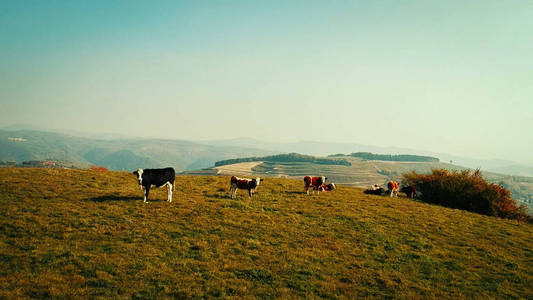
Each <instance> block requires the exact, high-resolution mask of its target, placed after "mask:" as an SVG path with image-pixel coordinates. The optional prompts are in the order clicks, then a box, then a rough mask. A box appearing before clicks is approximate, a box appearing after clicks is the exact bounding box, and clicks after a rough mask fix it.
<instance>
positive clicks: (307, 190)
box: [305, 186, 309, 195]
mask: <svg viewBox="0 0 533 300" xmlns="http://www.w3.org/2000/svg"><path fill="white" fill-rule="evenodd" d="M305 192H306V193H307V195H309V187H308V186H306V187H305Z"/></svg>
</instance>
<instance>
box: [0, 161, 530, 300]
mask: <svg viewBox="0 0 533 300" xmlns="http://www.w3.org/2000/svg"><path fill="white" fill-rule="evenodd" d="M176 184H177V189H176V191H175V193H174V202H172V203H167V202H165V201H164V199H166V193H165V191H164V189H161V190H154V191H153V193H151V195H150V196H151V198H152V200H153V202H152V203H149V204H144V203H142V193H141V190H140V188H139V187H138V186H137V185H136V181H135V177H134V175H133V174H130V173H127V172H98V171H80V170H59V169H0V195H1V196H0V298H17V299H18V298H30V297H31V298H79V297H83V298H133V299H143V298H205V297H208V298H218V297H224V298H268V299H270V298H280V297H282V298H300V297H307V298H329V299H343V298H346V299H353V298H359V297H370V298H399V299H413V298H415V299H416V298H435V299H443V298H446V299H460V298H469V299H470V298H476V299H487V298H489V299H490V298H516V299H520V298H522V299H531V298H533V250H532V249H533V226H532V225H530V224H522V223H520V224H518V223H517V222H516V221H508V220H502V219H497V218H492V217H486V216H481V215H477V214H472V213H468V212H464V211H459V210H452V209H447V208H443V207H438V206H432V205H428V204H424V203H418V202H416V201H411V200H408V199H406V198H397V199H391V198H387V197H379V196H368V195H365V194H363V193H362V189H358V188H352V187H342V186H341V187H340V188H339V189H338V190H336V191H334V192H331V193H322V194H320V195H314V196H306V195H305V194H303V183H302V182H300V180H297V181H296V180H289V179H275V178H267V179H266V180H265V181H264V182H263V183H262V184H261V186H259V189H258V191H257V193H256V194H254V198H253V199H252V200H250V199H248V197H247V196H245V192H242V191H240V192H239V193H238V199H236V200H231V199H230V198H229V194H228V187H229V178H228V177H224V176H195V177H188V176H180V177H177V182H176Z"/></svg>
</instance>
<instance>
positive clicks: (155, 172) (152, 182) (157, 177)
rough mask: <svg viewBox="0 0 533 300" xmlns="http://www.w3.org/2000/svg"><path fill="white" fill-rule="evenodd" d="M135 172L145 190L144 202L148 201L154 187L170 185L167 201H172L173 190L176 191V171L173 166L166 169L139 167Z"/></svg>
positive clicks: (142, 188)
mask: <svg viewBox="0 0 533 300" xmlns="http://www.w3.org/2000/svg"><path fill="white" fill-rule="evenodd" d="M133 174H135V175H137V181H139V185H140V186H141V190H144V202H145V203H147V202H148V194H149V193H150V188H152V187H162V186H167V187H168V196H167V201H168V202H172V191H174V180H175V177H176V172H175V171H174V169H173V168H164V169H144V170H143V169H137V171H134V172H133Z"/></svg>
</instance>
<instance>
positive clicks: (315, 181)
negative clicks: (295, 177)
mask: <svg viewBox="0 0 533 300" xmlns="http://www.w3.org/2000/svg"><path fill="white" fill-rule="evenodd" d="M326 180H327V178H326V177H324V176H316V177H311V176H305V177H304V183H305V192H306V193H307V195H309V189H310V188H313V193H314V191H318V192H320V191H319V188H320V187H321V186H322V185H323V184H324V183H325V182H326Z"/></svg>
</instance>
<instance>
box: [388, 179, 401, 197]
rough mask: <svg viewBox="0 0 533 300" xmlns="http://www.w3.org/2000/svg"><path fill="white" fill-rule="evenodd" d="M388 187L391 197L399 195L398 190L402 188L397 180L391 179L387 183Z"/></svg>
mask: <svg viewBox="0 0 533 300" xmlns="http://www.w3.org/2000/svg"><path fill="white" fill-rule="evenodd" d="M387 188H388V189H389V190H388V191H387V193H390V196H391V197H393V196H394V197H398V191H399V190H400V185H399V184H398V182H396V181H389V183H387Z"/></svg>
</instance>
